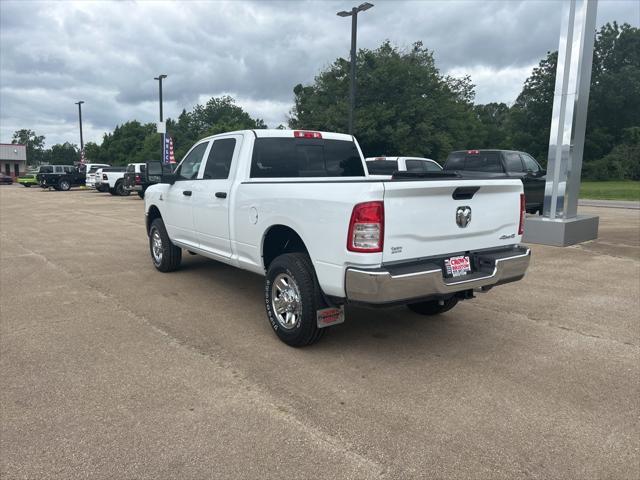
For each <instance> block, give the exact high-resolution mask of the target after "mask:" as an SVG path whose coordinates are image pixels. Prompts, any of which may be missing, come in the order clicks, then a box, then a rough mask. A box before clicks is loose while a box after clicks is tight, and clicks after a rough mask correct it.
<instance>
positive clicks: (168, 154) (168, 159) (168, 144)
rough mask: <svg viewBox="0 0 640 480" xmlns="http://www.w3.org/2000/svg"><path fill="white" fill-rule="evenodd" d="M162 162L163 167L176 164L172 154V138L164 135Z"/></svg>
mask: <svg viewBox="0 0 640 480" xmlns="http://www.w3.org/2000/svg"><path fill="white" fill-rule="evenodd" d="M162 162H163V163H164V164H165V165H170V164H173V163H176V157H175V156H174V154H173V138H171V137H170V136H169V135H167V134H164V158H163V159H162Z"/></svg>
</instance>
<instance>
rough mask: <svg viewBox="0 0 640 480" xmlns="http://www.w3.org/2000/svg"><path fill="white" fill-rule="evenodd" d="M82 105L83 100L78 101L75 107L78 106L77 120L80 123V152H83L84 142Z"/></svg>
mask: <svg viewBox="0 0 640 480" xmlns="http://www.w3.org/2000/svg"><path fill="white" fill-rule="evenodd" d="M83 103H84V100H80V101H79V102H76V105H78V120H79V122H80V152H83V151H84V140H83V139H82V104H83Z"/></svg>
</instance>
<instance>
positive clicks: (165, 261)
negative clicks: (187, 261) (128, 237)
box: [149, 218, 182, 273]
mask: <svg viewBox="0 0 640 480" xmlns="http://www.w3.org/2000/svg"><path fill="white" fill-rule="evenodd" d="M149 251H150V253H151V261H152V262H153V266H154V267H156V268H157V269H158V270H160V271H161V272H164V273H167V272H173V271H174V270H177V269H178V267H180V262H181V261H182V249H181V248H180V247H176V246H175V245H174V244H173V243H171V240H170V239H169V235H168V234H167V229H166V228H165V226H164V222H163V221H162V219H161V218H156V219H155V220H154V221H153V222H152V223H151V228H149Z"/></svg>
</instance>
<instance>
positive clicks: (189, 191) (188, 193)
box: [182, 190, 192, 197]
mask: <svg viewBox="0 0 640 480" xmlns="http://www.w3.org/2000/svg"><path fill="white" fill-rule="evenodd" d="M191 193H192V192H191V190H183V191H182V194H183V195H184V196H186V197H190V196H191Z"/></svg>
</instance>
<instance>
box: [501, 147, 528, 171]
mask: <svg viewBox="0 0 640 480" xmlns="http://www.w3.org/2000/svg"><path fill="white" fill-rule="evenodd" d="M504 163H505V166H506V167H507V172H514V173H519V172H524V169H523V168H522V160H521V159H520V155H519V154H518V153H516V152H505V154H504Z"/></svg>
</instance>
